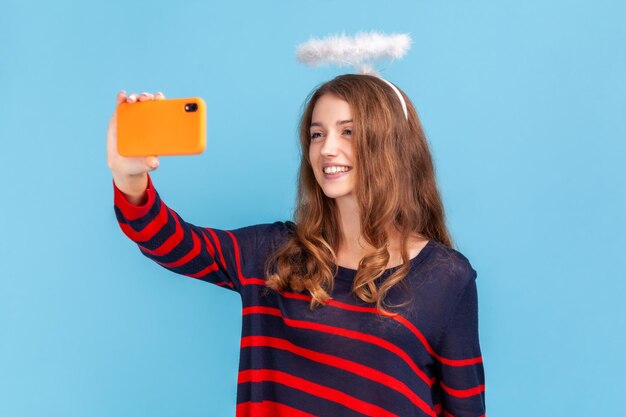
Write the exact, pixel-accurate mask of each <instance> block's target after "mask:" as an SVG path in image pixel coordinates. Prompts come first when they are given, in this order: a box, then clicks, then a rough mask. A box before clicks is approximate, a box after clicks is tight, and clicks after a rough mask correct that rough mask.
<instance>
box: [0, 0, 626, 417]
mask: <svg viewBox="0 0 626 417" xmlns="http://www.w3.org/2000/svg"><path fill="white" fill-rule="evenodd" d="M625 16H626V7H625V6H624V3H623V2H621V1H618V0H614V1H609V0H600V1H598V0H595V1H571V0H570V1H561V0H558V1H557V0H555V1H550V2H546V1H545V0H528V1H523V2H520V1H495V0H492V1H472V2H468V1H460V0H453V1H424V0H419V1H415V0H411V1H388V2H380V1H376V2H373V1H363V0H358V1H357V0H349V1H342V2H336V1H329V0H317V1H315V2H312V1H311V2H301V1H264V2H252V1H249V2H244V1H231V2H228V3H226V2H220V3H218V2H205V1H185V2H164V1H160V2H154V1H141V2H139V1H137V2H127V1H120V0H112V1H97V2H86V1H85V2H79V1H67V0H60V1H56V2H43V1H7V0H1V2H0V96H1V98H2V99H1V100H0V143H1V145H2V147H1V151H0V170H1V175H0V187H1V189H2V204H1V205H0V218H1V219H2V229H1V230H2V239H1V240H0V415H2V416H20V417H26V416H38V417H39V416H64V417H74V416H76V417H78V416H80V417H85V416H89V417H96V416H151V417H158V416H233V415H234V410H235V390H236V371H237V365H238V353H239V352H238V343H239V335H240V323H241V320H240V317H239V314H240V302H239V299H238V295H237V294H235V293H231V292H229V291H226V290H224V289H221V288H218V287H213V286H211V285H209V284H206V283H204V282H201V281H197V280H193V279H190V278H186V277H183V276H177V275H174V274H172V273H170V272H168V271H167V270H165V269H162V268H160V267H159V266H158V265H156V264H153V263H151V262H150V261H149V260H148V259H146V258H144V257H142V256H141V254H140V253H139V251H138V250H137V248H136V246H135V245H134V244H133V243H132V242H130V241H129V240H128V239H127V238H126V237H125V236H124V235H123V234H122V232H121V230H120V229H119V228H118V226H117V223H116V221H115V217H114V212H113V206H112V205H113V201H112V197H113V190H112V184H111V175H110V172H109V171H108V168H107V165H106V153H105V134H106V126H107V123H108V120H109V117H110V115H111V113H112V112H113V110H114V103H115V95H116V93H117V91H119V90H120V89H126V90H127V91H129V92H131V91H134V92H141V91H157V90H161V91H164V92H165V94H166V95H167V96H168V97H186V96H201V97H204V98H205V100H206V102H207V105H208V145H207V150H206V152H205V153H204V154H202V155H199V156H192V157H178V158H175V157H162V158H161V166H160V168H159V169H158V170H157V171H156V172H154V173H153V179H154V182H155V185H156V186H157V189H158V190H159V193H160V194H161V195H162V197H163V198H164V200H165V201H166V202H167V203H168V205H170V206H171V207H172V208H173V209H175V210H176V211H178V212H179V213H180V214H181V215H182V216H183V217H184V218H185V219H186V220H187V221H189V222H192V223H195V224H198V225H202V226H211V227H217V228H235V227H239V226H243V225H248V224H254V223H261V222H269V221H274V220H278V219H288V218H290V216H291V213H292V209H293V205H294V198H295V179H296V170H297V164H298V161H299V154H298V148H297V145H296V126H297V119H298V115H299V113H300V110H301V106H302V104H303V101H304V98H305V97H306V95H307V94H308V93H309V92H310V91H311V90H312V89H313V87H314V86H316V85H317V84H318V83H320V82H322V81H324V80H327V79H329V78H331V77H333V76H335V75H337V74H339V73H343V72H347V71H349V70H348V69H337V68H322V69H311V68H307V67H304V66H302V65H300V64H298V63H297V62H296V61H295V58H294V56H295V47H296V45H297V44H298V43H300V42H303V41H306V40H308V39H309V38H310V37H311V36H316V37H322V36H325V35H327V34H331V33H340V32H343V31H345V32H346V33H348V34H354V33H356V32H357V31H363V30H372V29H374V30H381V31H384V32H388V33H393V32H407V33H410V34H411V36H412V38H413V41H414V43H413V47H412V49H411V51H410V52H409V54H408V55H407V56H406V57H405V58H404V59H403V60H401V61H398V62H395V63H393V64H391V65H388V66H387V67H386V69H385V70H384V71H383V73H382V74H383V76H384V77H385V78H387V79H389V80H391V81H393V82H395V83H397V84H398V85H399V86H400V87H402V88H403V89H404V90H405V91H406V92H407V93H408V94H409V96H410V97H411V98H412V100H413V101H414V103H415V105H416V107H417V109H418V112H419V113H420V116H421V118H422V122H423V124H424V127H425V130H426V133H427V135H428V138H429V141H430V143H431V145H432V151H433V155H434V158H435V162H436V168H437V174H438V180H439V185H440V189H441V192H442V196H443V198H444V204H445V207H446V210H447V215H448V220H449V227H450V230H451V232H452V234H453V236H454V238H455V240H456V243H457V246H458V250H460V251H461V252H462V253H464V254H465V255H466V256H467V257H468V258H469V259H470V261H471V262H472V264H473V266H474V268H475V269H476V270H477V271H478V281H477V283H478V289H479V300H480V331H481V345H482V350H483V356H484V359H485V370H486V378H487V394H486V395H487V405H488V415H490V416H506V417H518V416H519V417H522V416H524V417H526V416H531V415H532V416H552V417H556V416H587V415H594V416H599V415H608V414H614V413H618V412H621V410H622V408H623V407H619V408H618V402H621V401H619V398H621V397H622V396H623V394H624V392H625V391H626V381H625V378H626V377H625V375H626V355H624V351H625V350H626V346H625V344H626V343H625V341H626V339H625V336H624V330H625V329H626V314H625V313H624V303H625V302H626V279H625V278H626V237H625V236H626V219H625V213H626V196H625V194H626V187H625V186H624V183H625V182H626V164H625V163H624V161H625V159H626V145H625V143H626V123H625V116H626V99H625V97H626V82H625V81H624V77H625V75H626V53H625V49H626V47H625V45H626V24H625V22H626V18H625Z"/></svg>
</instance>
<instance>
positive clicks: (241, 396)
mask: <svg viewBox="0 0 626 417" xmlns="http://www.w3.org/2000/svg"><path fill="white" fill-rule="evenodd" d="M399 94H402V93H401V92H400V91H398V92H395V91H394V89H393V88H392V87H391V86H390V85H388V83H387V82H385V81H384V80H381V79H380V78H377V77H374V76H370V75H343V76H339V77H337V78H335V79H333V80H331V81H329V82H327V83H325V84H323V85H322V86H320V87H319V88H318V89H317V90H316V91H314V93H313V94H312V96H311V97H310V98H309V100H308V105H307V106H306V109H305V111H304V114H303V116H302V119H301V123H300V142H301V146H302V161H301V165H300V173H299V184H298V196H297V207H296V212H295V216H294V222H290V221H287V222H275V223H273V224H261V225H254V226H248V227H243V228H240V229H236V230H218V229H212V228H204V227H199V226H195V225H192V224H189V223H187V222H185V221H184V220H183V219H182V218H181V217H180V216H179V215H178V214H177V213H176V212H174V211H173V210H171V209H170V208H168V207H167V206H166V205H165V203H164V202H163V201H162V200H161V198H160V197H159V194H158V193H157V192H156V190H155V188H154V185H153V184H152V180H151V178H150V176H149V174H148V173H149V172H150V171H151V170H153V169H156V167H157V166H158V159H157V158H156V157H147V158H123V157H121V156H120V155H119V154H118V153H117V148H116V135H115V131H116V117H115V114H114V115H113V117H112V119H111V123H110V124H109V131H108V138H107V148H108V149H107V150H108V165H109V168H110V169H111V171H112V174H113V180H114V202H115V213H116V216H117V219H118V221H119V225H120V227H121V228H122V230H123V232H124V233H125V234H126V235H127V236H128V237H129V238H130V239H132V240H133V241H134V242H136V243H137V244H138V246H139V248H140V250H141V252H142V253H143V254H144V255H146V256H147V257H149V258H150V259H153V260H154V261H156V262H158V263H159V264H160V265H162V266H163V267H165V268H168V269H170V270H172V271H174V272H177V273H179V274H183V275H186V276H189V277H193V278H197V279H201V280H205V281H207V282H210V283H213V284H216V285H219V286H222V287H225V288H227V289H230V290H234V291H237V292H238V293H239V294H240V295H241V299H242V303H243V310H242V314H243V329H242V338H241V351H240V366H239V376H238V390H237V416H238V417H244V416H255V417H257V416H267V417H281V416H289V417H304V416H328V417H338V416H347V417H357V416H376V417H378V416H402V417H407V416H456V417H460V416H476V417H478V416H481V415H484V413H485V394H484V371H483V365H482V358H481V353H480V346H479V338H478V307H477V289H476V283H475V278H476V271H475V270H474V269H473V268H472V266H471V264H470V263H469V261H468V260H467V258H465V257H464V256H463V255H462V254H461V253H460V252H458V251H456V250H455V249H453V248H452V247H451V241H450V237H449V234H448V231H447V229H446V226H445V220H444V210H443V207H442V204H441V199H440V197H439V192H438V190H437V185H436V181H435V174H434V169H433V164H432V159H431V155H430V151H429V148H428V144H427V141H426V138H425V135H424V133H423V131H422V128H421V126H420V122H419V119H418V116H417V113H416V112H415V109H414V108H413V106H412V105H411V103H410V101H409V99H408V97H406V95H404V94H402V96H400V95H399ZM162 98H163V95H162V94H160V93H159V94H157V95H154V96H153V95H152V94H148V93H143V94H142V95H140V96H139V97H137V96H136V95H135V94H131V95H130V96H126V94H125V93H124V92H121V93H120V94H119V95H118V98H117V99H118V103H121V102H123V101H127V102H129V103H134V102H136V101H146V100H153V99H154V100H156V99H162ZM402 100H404V101H405V103H406V107H407V113H406V116H405V113H404V109H403V107H402V102H401V101H402Z"/></svg>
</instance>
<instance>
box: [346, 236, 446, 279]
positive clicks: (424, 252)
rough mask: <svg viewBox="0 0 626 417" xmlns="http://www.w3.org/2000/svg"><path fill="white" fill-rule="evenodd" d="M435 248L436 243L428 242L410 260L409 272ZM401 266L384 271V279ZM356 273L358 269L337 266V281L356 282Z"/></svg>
mask: <svg viewBox="0 0 626 417" xmlns="http://www.w3.org/2000/svg"><path fill="white" fill-rule="evenodd" d="M434 246H435V242H434V241H433V240H432V239H429V240H428V242H426V245H425V246H424V247H423V248H422V250H421V251H419V253H418V254H417V255H415V256H414V257H413V258H411V259H409V263H410V264H411V266H410V268H409V270H410V269H412V268H415V267H416V266H417V265H419V264H420V263H421V262H422V261H423V260H424V259H425V258H426V257H427V256H428V254H429V253H430V252H431V251H432V250H433V247H434ZM400 266H401V265H396V266H393V267H391V268H387V269H385V270H384V271H383V275H382V277H387V276H389V275H391V274H393V273H394V272H395V271H396V270H397V269H398V268H400ZM356 273H357V270H356V269H351V268H346V267H345V266H341V265H337V275H335V279H338V280H340V281H346V282H350V283H351V282H353V281H354V277H356ZM379 279H380V278H379Z"/></svg>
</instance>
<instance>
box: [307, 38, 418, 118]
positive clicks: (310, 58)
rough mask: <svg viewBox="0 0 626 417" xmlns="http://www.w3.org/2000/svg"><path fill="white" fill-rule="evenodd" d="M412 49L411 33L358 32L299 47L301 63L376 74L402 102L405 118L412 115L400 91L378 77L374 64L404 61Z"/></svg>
mask: <svg viewBox="0 0 626 417" xmlns="http://www.w3.org/2000/svg"><path fill="white" fill-rule="evenodd" d="M410 48H411V38H410V37H409V35H408V34H393V35H385V34H382V33H378V32H369V33H359V34H357V35H356V36H354V37H349V36H346V35H331V36H328V37H326V38H323V39H315V38H313V39H311V40H309V41H308V42H304V43H301V44H300V45H298V48H297V52H296V56H297V58H298V61H300V62H301V63H303V64H305V65H309V66H314V67H316V66H320V65H325V64H335V65H337V66H339V67H342V66H351V67H355V68H357V70H358V72H359V73H360V74H370V75H376V76H377V77H378V78H380V79H381V80H383V81H384V82H385V83H387V84H388V85H389V86H390V87H391V88H392V89H393V91H394V92H395V93H396V95H397V96H398V98H399V99H400V104H401V105H402V111H403V112H404V117H405V118H406V119H407V120H408V118H409V114H408V111H407V107H406V102H405V101H404V97H403V96H402V94H401V93H400V90H398V88H397V87H396V86H395V85H393V84H392V83H390V82H389V81H387V80H385V79H384V78H382V77H380V75H378V73H377V71H376V70H375V69H374V64H373V63H374V62H375V61H379V60H381V59H389V60H395V59H400V58H402V57H403V56H404V55H405V54H406V53H407V52H408V50H409V49H410Z"/></svg>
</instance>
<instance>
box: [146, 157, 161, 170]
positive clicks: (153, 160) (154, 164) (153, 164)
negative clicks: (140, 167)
mask: <svg viewBox="0 0 626 417" xmlns="http://www.w3.org/2000/svg"><path fill="white" fill-rule="evenodd" d="M146 164H147V165H148V167H149V168H150V169H151V170H153V169H157V168H158V167H159V158H157V157H156V156H149V157H147V158H146Z"/></svg>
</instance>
